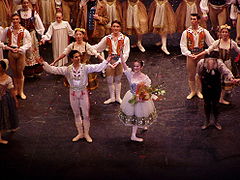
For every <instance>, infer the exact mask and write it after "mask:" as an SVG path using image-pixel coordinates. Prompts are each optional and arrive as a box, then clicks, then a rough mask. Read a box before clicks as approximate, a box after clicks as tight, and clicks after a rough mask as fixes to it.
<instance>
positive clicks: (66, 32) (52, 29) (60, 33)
mask: <svg viewBox="0 0 240 180" xmlns="http://www.w3.org/2000/svg"><path fill="white" fill-rule="evenodd" d="M55 18H56V21H55V22H53V23H51V25H50V26H49V28H48V30H47V32H46V33H45V35H43V36H42V39H41V43H43V44H44V43H45V41H49V40H52V51H53V59H57V58H58V57H59V56H60V55H61V53H62V52H63V51H64V49H65V48H66V47H67V46H68V42H69V36H73V35H74V31H73V30H72V27H71V26H70V24H69V23H68V22H67V21H63V14H62V12H57V13H56V17H55ZM67 63H68V59H67V57H64V58H62V60H60V61H58V62H57V63H56V66H63V65H64V64H67Z"/></svg>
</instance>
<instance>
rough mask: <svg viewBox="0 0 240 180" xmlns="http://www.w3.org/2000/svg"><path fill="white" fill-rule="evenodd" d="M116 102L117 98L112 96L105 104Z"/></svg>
mask: <svg viewBox="0 0 240 180" xmlns="http://www.w3.org/2000/svg"><path fill="white" fill-rule="evenodd" d="M114 102H115V99H113V98H110V99H108V100H106V101H104V102H103V104H110V103H114Z"/></svg>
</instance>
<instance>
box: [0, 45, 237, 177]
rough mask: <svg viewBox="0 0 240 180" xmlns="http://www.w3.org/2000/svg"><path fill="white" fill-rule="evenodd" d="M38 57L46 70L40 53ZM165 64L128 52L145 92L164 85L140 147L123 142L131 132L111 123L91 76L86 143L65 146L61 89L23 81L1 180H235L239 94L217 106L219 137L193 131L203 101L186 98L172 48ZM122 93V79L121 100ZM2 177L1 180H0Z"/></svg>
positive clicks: (113, 117) (158, 55) (67, 111)
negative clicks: (147, 86)
mask: <svg viewBox="0 0 240 180" xmlns="http://www.w3.org/2000/svg"><path fill="white" fill-rule="evenodd" d="M46 47H47V48H46V49H45V51H44V52H45V54H44V56H45V57H46V59H47V61H48V62H50V61H51V60H50V59H51V56H50V55H49V54H50V49H49V47H48V46H46ZM170 52H171V55H170V56H166V55H164V54H163V52H162V51H161V50H160V47H154V46H148V47H147V48H146V53H141V52H140V51H138V50H137V49H135V50H132V51H131V55H130V58H129V60H128V64H129V65H131V62H133V60H134V59H142V60H144V61H145V67H144V72H145V73H146V74H147V75H149V77H150V78H151V79H152V84H153V85H157V84H160V83H163V82H164V89H165V90H166V92H167V93H166V95H165V99H164V100H162V101H159V102H155V106H156V108H157V112H158V119H157V122H155V123H154V124H153V125H152V126H151V127H150V128H149V130H148V131H141V130H140V131H139V133H138V134H139V136H140V137H143V138H144V142H143V143H136V142H131V141H130V134H131V128H130V127H125V126H124V125H123V124H122V123H121V122H120V121H119V119H118V116H117V115H118V112H119V104H117V103H116V104H110V105H104V104H103V102H104V101H105V100H106V99H108V98H109V93H108V88H107V82H106V79H104V78H102V77H101V75H100V74H99V75H98V80H99V88H98V89H96V90H94V91H92V95H90V101H91V110H90V118H91V128H90V134H91V136H92V138H93V143H92V144H89V143H87V142H86V141H84V140H80V141H79V142H75V143H73V142H71V139H72V138H73V137H74V136H75V135H76V133H77V131H76V128H75V124H74V120H73V113H72V110H71V108H70V105H69V96H68V89H67V88H66V87H64V86H63V81H62V79H63V78H62V77H61V76H54V75H49V74H46V73H43V74H42V75H41V77H40V78H36V79H27V80H26V83H25V84H26V85H25V93H26V95H27V100H25V101H23V100H20V108H19V110H18V113H19V118H20V129H19V130H18V131H17V132H16V133H13V134H12V133H8V134H5V136H4V138H5V139H7V140H9V144H8V145H0V170H1V176H0V177H1V180H7V179H13V178H14V179H19V180H24V179H53V178H58V179H83V178H84V179H103V178H104V179H123V180H125V179H149V180H153V179H157V180H160V179H162V180H166V179H185V180H186V179H194V180H196V179H218V180H219V179H239V178H240V173H239V167H240V130H239V129H240V123H239V121H240V120H239V117H240V116H239V109H240V88H239V87H236V88H235V89H234V91H233V93H232V96H229V97H228V98H229V100H231V102H232V104H231V105H229V106H223V105H221V106H220V110H221V114H220V117H219V118H220V123H221V124H222V126H223V130H222V131H218V130H217V129H216V128H214V127H210V128H209V129H207V130H204V131H203V130H201V128H200V127H201V125H202V123H203V121H204V119H205V117H204V113H203V101H202V100H199V99H198V98H197V97H194V98H193V99H192V100H187V99H186V96H187V94H188V86H187V77H186V67H185V65H186V61H185V58H184V57H182V56H180V50H179V49H178V48H177V47H172V48H170ZM128 89H129V85H128V82H127V79H126V77H125V76H123V78H122V97H123V96H124V94H125V92H126V91H127V90H128ZM2 177H3V178H2Z"/></svg>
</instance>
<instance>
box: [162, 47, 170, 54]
mask: <svg viewBox="0 0 240 180" xmlns="http://www.w3.org/2000/svg"><path fill="white" fill-rule="evenodd" d="M161 49H162V51H163V52H164V53H165V54H166V55H169V54H170V52H169V51H168V50H167V48H166V47H165V46H162V47H161Z"/></svg>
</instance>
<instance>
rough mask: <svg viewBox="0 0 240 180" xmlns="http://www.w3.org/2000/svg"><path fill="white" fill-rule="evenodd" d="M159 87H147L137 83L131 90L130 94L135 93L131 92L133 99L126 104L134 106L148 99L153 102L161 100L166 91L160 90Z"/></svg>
mask: <svg viewBox="0 0 240 180" xmlns="http://www.w3.org/2000/svg"><path fill="white" fill-rule="evenodd" d="M159 87H160V85H158V86H156V87H152V86H147V85H146V84H145V83H139V84H137V85H136V87H134V88H133V89H132V90H131V92H132V91H133V90H135V92H132V93H133V97H132V98H131V99H130V100H129V101H128V102H129V103H131V104H136V103H138V102H142V101H148V100H150V99H152V100H155V101H157V100H162V99H163V95H164V94H165V93H166V91H165V90H163V89H160V88H159Z"/></svg>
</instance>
